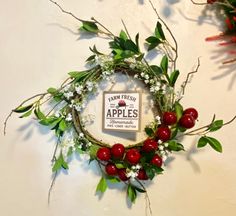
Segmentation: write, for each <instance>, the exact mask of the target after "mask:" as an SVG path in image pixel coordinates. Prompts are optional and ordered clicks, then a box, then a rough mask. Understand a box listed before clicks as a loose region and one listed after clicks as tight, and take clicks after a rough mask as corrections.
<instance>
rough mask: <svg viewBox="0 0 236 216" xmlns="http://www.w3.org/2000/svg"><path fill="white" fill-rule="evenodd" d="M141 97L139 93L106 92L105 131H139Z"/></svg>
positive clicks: (104, 109)
mask: <svg viewBox="0 0 236 216" xmlns="http://www.w3.org/2000/svg"><path fill="white" fill-rule="evenodd" d="M140 114H141V96H140V93H139V92H104V94H103V129H104V130H119V131H139V130H140V119H141V118H140Z"/></svg>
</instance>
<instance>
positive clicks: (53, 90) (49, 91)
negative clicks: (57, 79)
mask: <svg viewBox="0 0 236 216" xmlns="http://www.w3.org/2000/svg"><path fill="white" fill-rule="evenodd" d="M47 92H48V93H49V94H51V95H55V94H57V93H58V90H57V89H56V88H52V87H51V88H49V89H48V90H47Z"/></svg>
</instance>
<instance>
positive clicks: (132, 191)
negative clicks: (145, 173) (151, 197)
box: [127, 184, 137, 203]
mask: <svg viewBox="0 0 236 216" xmlns="http://www.w3.org/2000/svg"><path fill="white" fill-rule="evenodd" d="M127 196H128V197H129V199H130V201H131V202H132V203H134V202H135V200H136V198H137V192H136V190H135V188H134V187H133V186H132V185H131V184H129V185H128V188H127Z"/></svg>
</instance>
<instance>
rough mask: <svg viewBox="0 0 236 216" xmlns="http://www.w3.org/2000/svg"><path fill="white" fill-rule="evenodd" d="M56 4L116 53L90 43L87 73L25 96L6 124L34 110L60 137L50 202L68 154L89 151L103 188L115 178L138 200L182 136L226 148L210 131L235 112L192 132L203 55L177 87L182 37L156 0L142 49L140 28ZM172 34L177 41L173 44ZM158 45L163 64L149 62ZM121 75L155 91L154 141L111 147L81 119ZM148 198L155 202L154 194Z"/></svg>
mask: <svg viewBox="0 0 236 216" xmlns="http://www.w3.org/2000/svg"><path fill="white" fill-rule="evenodd" d="M50 2H52V3H54V4H55V5H56V6H58V7H59V9H60V10H61V11H62V12H63V13H66V14H69V15H70V16H72V17H73V18H75V19H76V20H78V21H79V22H81V23H82V26H81V27H80V31H83V32H86V33H88V34H94V36H99V35H100V34H105V35H107V36H109V47H110V52H109V53H108V54H103V53H101V52H100V51H98V50H97V48H96V46H93V47H90V50H91V52H92V55H91V56H89V58H88V59H87V60H86V62H87V63H89V64H90V65H91V67H90V68H89V69H88V70H84V71H72V72H69V78H68V79H66V80H65V81H64V82H63V83H62V85H61V86H60V87H59V88H54V87H50V88H48V90H47V92H45V93H42V94H37V95H35V96H33V97H30V98H29V99H27V100H25V101H23V102H22V103H21V104H20V105H19V106H17V107H16V108H15V109H13V110H12V112H11V113H10V114H9V116H8V117H7V119H6V121H5V123H4V133H6V125H7V121H8V119H9V118H10V116H11V115H12V113H18V114H20V118H26V117H29V116H31V115H34V116H35V117H36V118H37V121H38V122H39V124H41V125H43V126H46V127H48V128H49V129H51V130H53V131H54V132H55V135H56V137H57V138H58V142H57V145H56V147H55V150H54V153H53V157H52V171H53V173H54V178H53V180H52V184H51V187H50V190H49V196H48V197H49V199H50V193H51V190H52V187H53V185H54V183H55V179H56V176H57V175H58V173H59V171H60V170H61V169H64V170H68V169H69V158H70V157H71V156H72V155H73V154H87V155H89V161H90V162H92V161H94V162H96V163H97V164H98V167H99V168H100V170H101V179H100V181H99V183H98V185H97V188H96V192H99V193H104V192H105V191H106V189H107V188H108V183H120V182H123V183H124V184H125V185H126V186H127V196H128V198H129V199H130V201H131V202H132V203H134V202H135V200H136V197H137V194H138V193H146V188H145V186H144V184H145V181H147V180H149V181H150V180H152V179H154V177H155V176H157V175H160V174H162V173H163V171H164V161H165V160H166V159H167V158H168V156H169V155H170V154H171V153H173V152H178V151H183V150H184V145H183V144H182V143H181V142H182V141H181V140H182V139H180V138H182V137H185V136H193V135H194V136H197V137H198V138H199V140H198V143H197V147H199V148H202V147H205V146H206V145H207V144H209V146H211V147H212V148H213V149H214V150H216V151H217V152H222V146H221V143H220V142H219V141H218V140H217V139H215V138H213V137H212V136H208V134H210V133H212V132H215V131H217V130H219V129H221V128H222V127H223V126H225V125H227V124H229V123H231V122H232V121H233V120H235V118H236V117H234V118H233V119H232V120H230V121H229V122H226V123H224V122H223V120H216V119H215V116H214V118H213V120H212V121H211V123H210V124H207V125H205V126H202V127H200V128H198V129H193V130H190V131H189V129H190V128H193V127H194V125H195V121H196V120H197V119H198V112H197V110H196V109H194V108H188V109H184V108H183V106H182V105H181V103H180V102H181V99H182V97H183V95H184V94H185V90H186V85H187V84H188V81H189V77H190V76H191V75H192V74H194V73H196V72H197V71H198V68H199V66H200V61H199V60H198V65H197V67H196V70H195V71H193V72H190V73H189V74H188V75H187V77H186V80H185V81H184V82H183V84H182V85H181V86H180V90H179V91H176V90H175V87H176V86H175V84H176V81H177V79H178V77H179V75H180V72H179V70H178V69H176V62H177V58H178V45H177V41H176V39H175V37H174V34H173V33H172V32H171V30H170V28H169V27H168V26H167V24H166V23H165V22H164V21H163V20H162V19H161V17H160V16H159V14H158V13H157V10H156V9H155V7H154V5H153V4H152V2H151V1H150V3H151V6H152V8H153V10H154V11H155V13H156V15H157V18H158V21H157V24H156V26H155V29H154V33H153V35H151V36H148V37H147V38H146V41H145V43H146V45H147V50H141V47H140V41H139V33H138V34H136V36H135V37H134V39H132V38H131V36H130V34H129V33H128V30H127V27H126V26H125V24H124V22H123V25H124V30H121V31H120V34H119V35H114V34H113V33H112V32H111V31H110V30H109V29H108V28H107V27H105V26H104V25H103V24H101V23H100V22H99V21H97V20H96V19H95V18H92V19H91V20H90V21H87V20H82V19H80V18H78V17H76V16H75V15H74V14H72V13H71V12H68V11H65V10H64V9H63V8H62V7H61V6H60V5H59V4H58V3H57V2H55V1H52V0H50ZM163 27H164V28H163ZM166 32H167V33H168V34H169V36H170V37H171V38H172V41H173V44H174V45H172V44H171V42H169V41H168V36H167V35H166ZM152 49H158V50H162V53H163V54H162V58H161V61H160V62H159V63H158V64H150V63H149V62H148V61H147V59H145V56H146V54H147V53H148V52H150V51H151V50H152ZM169 50H171V51H172V52H170V51H169ZM116 73H124V74H127V75H128V76H130V77H131V78H133V79H138V80H140V81H142V82H143V83H144V84H145V88H147V89H149V91H150V94H151V95H152V97H153V100H154V103H155V108H156V110H157V116H156V118H155V119H154V120H153V121H152V122H150V124H149V125H147V126H146V127H145V133H146V135H147V138H146V139H145V140H143V141H141V142H139V143H135V144H132V145H130V146H127V147H124V145H123V144H118V143H117V144H115V145H113V146H111V145H110V144H109V143H104V142H102V141H101V140H99V139H97V138H96V136H95V135H93V134H91V133H90V132H89V131H87V130H86V122H88V121H90V120H91V119H89V118H87V119H86V118H82V117H81V112H82V111H83V110H84V109H85V108H86V101H87V99H88V97H89V95H91V94H93V93H95V92H96V91H98V84H99V83H100V82H101V81H102V80H110V79H111V78H112V76H113V75H114V74H116ZM52 103H53V105H52V107H51V109H49V110H47V108H46V107H47V105H48V104H52ZM146 196H147V200H148V203H149V204H148V205H149V206H150V200H149V198H148V195H147V194H146Z"/></svg>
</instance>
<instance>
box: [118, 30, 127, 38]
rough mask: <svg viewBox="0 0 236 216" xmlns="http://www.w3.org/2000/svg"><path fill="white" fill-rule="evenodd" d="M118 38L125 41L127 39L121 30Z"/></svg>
mask: <svg viewBox="0 0 236 216" xmlns="http://www.w3.org/2000/svg"><path fill="white" fill-rule="evenodd" d="M119 37H120V38H122V39H123V40H127V39H128V36H127V34H126V33H125V31H123V30H121V32H120V35H119Z"/></svg>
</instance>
